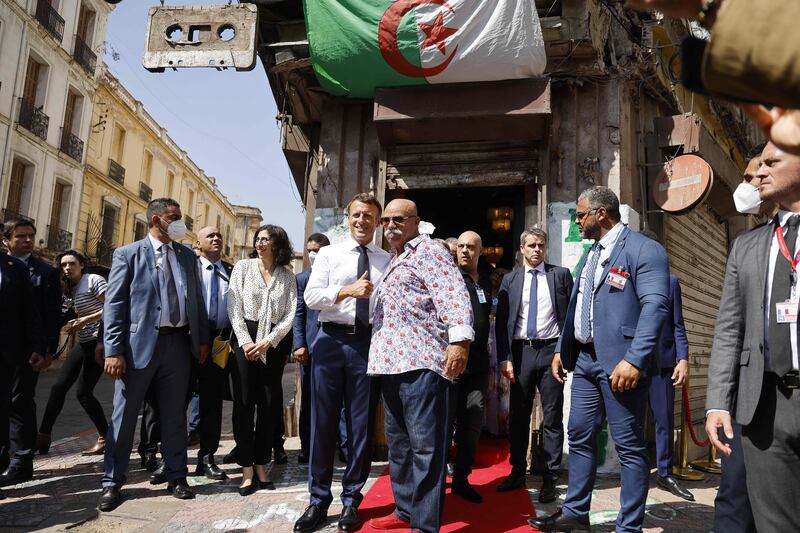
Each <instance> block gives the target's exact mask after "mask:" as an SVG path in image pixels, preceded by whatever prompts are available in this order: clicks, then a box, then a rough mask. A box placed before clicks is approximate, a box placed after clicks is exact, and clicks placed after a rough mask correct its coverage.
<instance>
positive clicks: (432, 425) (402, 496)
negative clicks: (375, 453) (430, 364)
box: [381, 370, 451, 533]
mask: <svg viewBox="0 0 800 533" xmlns="http://www.w3.org/2000/svg"><path fill="white" fill-rule="evenodd" d="M450 390H451V384H450V382H449V381H448V380H446V379H445V378H443V377H441V376H440V375H439V374H437V373H436V372H433V371H431V370H415V371H413V372H406V373H404V374H391V375H384V376H381V391H382V392H383V405H384V407H385V409H386V439H387V441H388V445H389V475H390V477H391V480H392V492H394V501H395V511H394V513H395V515H396V516H397V517H398V518H400V519H401V520H405V521H406V522H410V523H411V530H412V531H419V532H422V533H435V532H437V531H439V525H440V523H441V520H442V510H443V508H444V490H445V467H446V465H447V452H448V443H449V440H450V439H449V435H448V428H449V421H448V413H449V410H448V404H449V401H450Z"/></svg>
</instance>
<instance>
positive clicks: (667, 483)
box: [658, 476, 694, 502]
mask: <svg viewBox="0 0 800 533" xmlns="http://www.w3.org/2000/svg"><path fill="white" fill-rule="evenodd" d="M658 486H659V487H661V488H662V489H664V490H666V491H669V492H671V493H672V494H674V495H675V496H677V497H678V498H683V499H684V500H686V501H689V502H693V501H694V494H692V493H691V492H689V491H688V490H686V489H685V488H683V487H681V486H680V485H679V484H678V480H677V479H675V478H674V477H672V476H666V477H661V476H658Z"/></svg>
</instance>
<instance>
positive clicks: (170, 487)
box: [167, 477, 194, 500]
mask: <svg viewBox="0 0 800 533" xmlns="http://www.w3.org/2000/svg"><path fill="white" fill-rule="evenodd" d="M167 492H169V493H170V494H172V496H173V497H174V498H178V499H179V500H193V499H194V492H192V489H190V488H189V484H188V483H186V478H185V477H184V478H180V479H176V480H175V481H170V482H169V483H168V484H167Z"/></svg>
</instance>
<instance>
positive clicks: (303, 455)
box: [297, 452, 308, 465]
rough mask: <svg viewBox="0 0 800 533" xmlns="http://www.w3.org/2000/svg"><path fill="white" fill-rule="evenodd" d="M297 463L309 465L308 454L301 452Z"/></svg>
mask: <svg viewBox="0 0 800 533" xmlns="http://www.w3.org/2000/svg"><path fill="white" fill-rule="evenodd" d="M297 464H299V465H307V464H308V454H307V453H303V452H300V453H299V454H298V456H297Z"/></svg>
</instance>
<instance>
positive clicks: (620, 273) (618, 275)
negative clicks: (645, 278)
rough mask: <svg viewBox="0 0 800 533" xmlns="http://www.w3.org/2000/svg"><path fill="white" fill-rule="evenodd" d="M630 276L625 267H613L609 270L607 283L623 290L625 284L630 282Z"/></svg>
mask: <svg viewBox="0 0 800 533" xmlns="http://www.w3.org/2000/svg"><path fill="white" fill-rule="evenodd" d="M630 278H631V275H630V274H629V273H628V272H625V267H612V268H611V270H609V271H608V277H606V284H607V285H610V286H612V287H614V288H615V289H619V290H623V289H624V288H625V284H626V283H628V280H629V279H630Z"/></svg>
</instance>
